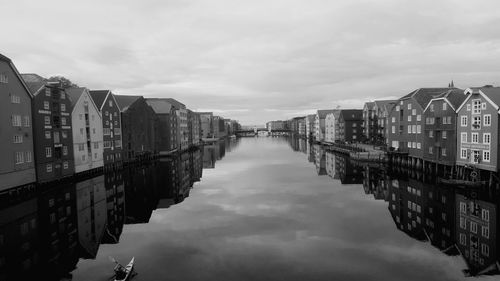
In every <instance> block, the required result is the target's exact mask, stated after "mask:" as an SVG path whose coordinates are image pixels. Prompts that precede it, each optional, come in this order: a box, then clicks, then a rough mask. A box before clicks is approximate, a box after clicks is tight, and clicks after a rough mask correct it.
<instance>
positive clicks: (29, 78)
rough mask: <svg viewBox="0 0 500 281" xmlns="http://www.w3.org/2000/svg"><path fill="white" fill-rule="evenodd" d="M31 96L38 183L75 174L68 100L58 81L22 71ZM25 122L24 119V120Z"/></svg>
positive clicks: (69, 102)
mask: <svg viewBox="0 0 500 281" xmlns="http://www.w3.org/2000/svg"><path fill="white" fill-rule="evenodd" d="M22 77H23V79H24V80H25V81H26V85H27V86H28V88H29V90H30V92H31V94H32V95H33V102H32V104H33V106H32V108H33V135H34V141H35V144H36V145H35V157H34V160H35V163H36V174H37V181H38V182H50V181H55V180H59V179H62V178H64V177H67V176H72V175H73V174H74V173H75V168H74V158H73V132H72V130H71V113H70V112H71V100H70V99H69V98H68V97H67V95H66V91H65V90H64V89H63V88H62V87H61V83H60V82H48V81H47V80H46V79H44V78H43V77H41V76H39V75H36V74H23V75H22ZM25 122H27V121H25Z"/></svg>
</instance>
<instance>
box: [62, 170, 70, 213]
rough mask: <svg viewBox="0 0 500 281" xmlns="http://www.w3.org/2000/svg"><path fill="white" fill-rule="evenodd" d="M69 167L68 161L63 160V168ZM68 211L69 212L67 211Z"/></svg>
mask: <svg viewBox="0 0 500 281" xmlns="http://www.w3.org/2000/svg"><path fill="white" fill-rule="evenodd" d="M68 167H69V165H68V161H64V162H63V169H67V168H68ZM68 213H69V212H68Z"/></svg>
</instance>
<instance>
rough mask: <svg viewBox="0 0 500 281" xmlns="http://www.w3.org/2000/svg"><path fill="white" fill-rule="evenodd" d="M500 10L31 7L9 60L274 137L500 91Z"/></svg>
mask: <svg viewBox="0 0 500 281" xmlns="http://www.w3.org/2000/svg"><path fill="white" fill-rule="evenodd" d="M499 8H500V4H499V3H498V2H497V1H481V5H477V4H476V3H472V2H470V1H451V0H445V1H439V2H436V1H429V0H424V1H399V0H398V1H396V0H381V1H374V0H357V1H347V0H344V1H323V0H312V1H307V2H304V1H301V0H289V1H284V0H274V1H264V0H257V1H249V2H240V1H232V0H216V1H179V0H169V1H158V0H155V1H139V2H138V1H105V2H103V1H96V0H94V1H85V2H80V3H74V4H72V5H68V4H67V3H66V2H64V1H60V0H50V1H45V2H43V3H38V2H33V1H27V0H20V1H10V2H6V3H3V4H2V9H5V10H7V11H9V13H6V14H5V15H3V16H2V18H1V19H0V23H2V26H9V28H5V29H3V35H4V38H11V40H4V41H5V42H4V43H3V44H2V50H1V52H2V53H3V54H5V55H7V56H9V57H10V58H12V59H13V61H14V63H15V64H16V66H17V67H18V69H19V70H20V71H21V72H35V73H39V74H41V75H44V76H51V75H55V74H60V75H65V76H67V77H69V78H70V79H71V80H74V81H75V82H77V83H78V84H80V85H83V86H86V87H89V88H91V89H92V88H110V89H113V90H115V91H117V92H119V93H122V94H141V95H144V96H154V97H158V96H168V97H173V98H177V99H179V100H181V101H183V102H184V103H186V104H187V105H188V106H189V107H191V108H193V109H196V108H212V109H215V110H218V111H219V112H224V113H225V114H227V116H225V117H228V118H238V119H240V121H241V122H243V123H252V124H254V123H261V124H263V123H265V122H266V121H268V120H272V119H286V118H289V117H291V114H292V113H293V112H309V111H310V110H314V109H318V108H327V107H331V108H333V107H335V106H336V105H337V104H339V105H340V106H342V107H344V106H345V107H349V106H356V107H361V105H362V103H363V102H364V101H366V100H372V99H376V98H380V97H387V96H395V97H399V96H402V95H404V94H406V93H408V92H410V91H412V90H413V89H415V88H418V87H436V86H446V85H447V84H448V83H449V82H450V81H451V80H452V79H453V80H454V81H455V85H457V86H459V87H463V88H466V87H469V86H477V85H484V84H499V78H498V77H499V74H500V73H499V71H498V66H497V65H496V61H498V60H499V59H500V47H498V46H500V39H498V38H500V29H498V28H496V27H497V26H498V25H499V24H500V18H499V17H498V13H497V11H498V9H499ZM242 108H245V109H248V111H246V112H243V111H230V110H232V109H242ZM266 108H272V109H277V110H276V111H266V110H265V109H266Z"/></svg>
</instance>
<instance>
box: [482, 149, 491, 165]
mask: <svg viewBox="0 0 500 281" xmlns="http://www.w3.org/2000/svg"><path fill="white" fill-rule="evenodd" d="M483 161H484V162H490V151H489V150H483Z"/></svg>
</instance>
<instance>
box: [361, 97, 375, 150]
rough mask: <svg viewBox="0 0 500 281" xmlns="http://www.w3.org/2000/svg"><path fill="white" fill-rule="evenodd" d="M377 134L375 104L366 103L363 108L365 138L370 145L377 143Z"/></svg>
mask: <svg viewBox="0 0 500 281" xmlns="http://www.w3.org/2000/svg"><path fill="white" fill-rule="evenodd" d="M376 132H377V116H376V115H375V102H372V101H371V102H365V105H364V106H363V136H364V139H365V140H367V141H368V142H370V143H373V142H375V136H376V134H377V133H376Z"/></svg>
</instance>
